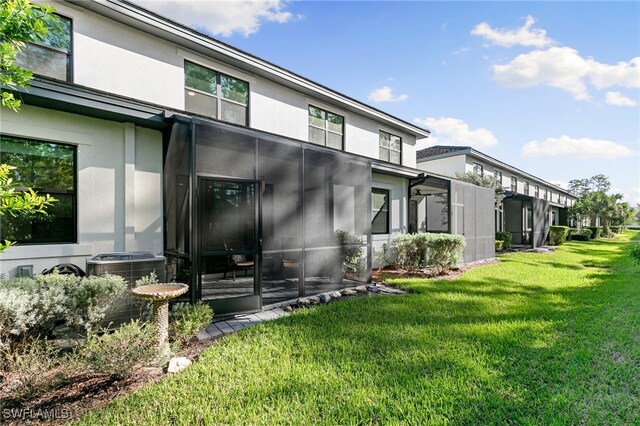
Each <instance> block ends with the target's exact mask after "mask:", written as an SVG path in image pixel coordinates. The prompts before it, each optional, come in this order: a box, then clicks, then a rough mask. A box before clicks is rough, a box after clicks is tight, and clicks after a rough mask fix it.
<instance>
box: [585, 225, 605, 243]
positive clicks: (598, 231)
mask: <svg viewBox="0 0 640 426" xmlns="http://www.w3.org/2000/svg"><path fill="white" fill-rule="evenodd" d="M586 229H589V230H591V239H592V240H595V239H596V238H600V237H601V236H602V226H589V227H588V228H586Z"/></svg>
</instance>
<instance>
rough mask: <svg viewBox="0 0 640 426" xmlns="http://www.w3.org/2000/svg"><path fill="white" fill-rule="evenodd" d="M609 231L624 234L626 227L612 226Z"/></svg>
mask: <svg viewBox="0 0 640 426" xmlns="http://www.w3.org/2000/svg"><path fill="white" fill-rule="evenodd" d="M609 229H610V230H611V232H613V233H614V234H622V233H623V232H624V226H610V227H609Z"/></svg>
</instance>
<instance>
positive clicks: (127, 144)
mask: <svg viewBox="0 0 640 426" xmlns="http://www.w3.org/2000/svg"><path fill="white" fill-rule="evenodd" d="M135 181H136V126H135V125H134V124H133V123H124V247H123V248H124V250H125V251H133V250H136V248H137V247H136V232H135V225H136V182H135Z"/></svg>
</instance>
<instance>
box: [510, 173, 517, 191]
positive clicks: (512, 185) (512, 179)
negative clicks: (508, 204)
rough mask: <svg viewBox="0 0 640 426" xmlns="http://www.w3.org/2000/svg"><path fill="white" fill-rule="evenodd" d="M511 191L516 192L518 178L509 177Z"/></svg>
mask: <svg viewBox="0 0 640 426" xmlns="http://www.w3.org/2000/svg"><path fill="white" fill-rule="evenodd" d="M511 191H512V192H518V179H516V178H515V177H513V176H512V177H511Z"/></svg>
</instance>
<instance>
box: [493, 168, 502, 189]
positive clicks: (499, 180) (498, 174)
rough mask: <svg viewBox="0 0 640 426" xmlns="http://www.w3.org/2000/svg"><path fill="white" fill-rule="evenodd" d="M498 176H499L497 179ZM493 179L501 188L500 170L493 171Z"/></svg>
mask: <svg viewBox="0 0 640 426" xmlns="http://www.w3.org/2000/svg"><path fill="white" fill-rule="evenodd" d="M498 176H500V177H499V178H498ZM493 178H494V179H495V180H497V181H498V182H499V183H500V187H502V172H501V171H500V170H495V169H494V170H493Z"/></svg>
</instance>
